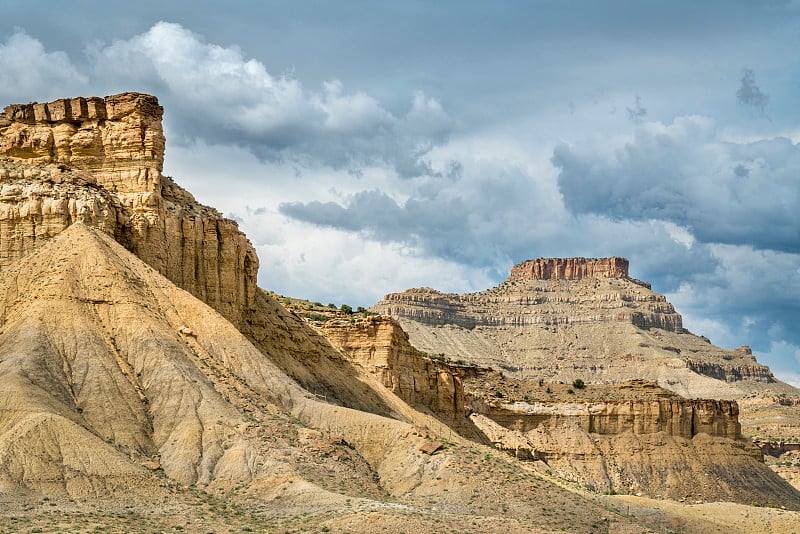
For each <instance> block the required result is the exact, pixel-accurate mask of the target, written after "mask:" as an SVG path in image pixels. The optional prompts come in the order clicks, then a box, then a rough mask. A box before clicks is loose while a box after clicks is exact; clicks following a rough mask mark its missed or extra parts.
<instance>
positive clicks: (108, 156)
mask: <svg viewBox="0 0 800 534" xmlns="http://www.w3.org/2000/svg"><path fill="white" fill-rule="evenodd" d="M162 114H163V109H162V108H161V106H160V105H159V104H158V100H157V99H156V98H155V97H153V96H150V95H145V94H141V93H123V94H119V95H113V96H109V97H106V98H97V97H93V98H73V99H62V100H56V101H54V102H49V103H44V104H39V103H33V104H16V105H11V106H7V107H6V108H5V110H4V111H3V113H0V179H2V193H0V267H2V266H6V265H8V264H10V263H11V262H14V261H17V260H18V259H20V258H21V257H22V256H24V255H25V254H27V253H28V252H29V251H30V250H31V248H32V247H33V246H34V245H35V244H37V242H38V241H40V240H42V239H47V238H49V237H52V236H53V235H55V234H57V233H59V232H61V231H63V230H64V229H65V228H66V227H67V226H69V225H70V224H72V222H74V221H77V220H80V221H82V222H84V223H87V224H90V225H93V226H97V227H99V228H101V229H103V230H104V231H105V232H107V233H109V234H111V235H113V236H114V237H115V238H116V239H117V240H118V241H119V242H120V243H122V244H123V245H124V246H126V247H127V248H128V249H129V250H131V251H132V252H134V253H135V254H136V255H137V256H139V257H140V258H142V259H143V260H144V261H146V262H147V263H149V264H150V265H151V266H153V267H154V268H155V269H157V270H158V271H159V272H160V273H162V274H164V275H165V276H166V277H167V278H169V279H170V280H172V281H173V282H175V283H176V284H178V285H179V286H181V287H182V288H184V289H187V290H188V291H190V292H191V293H193V294H194V295H196V296H197V297H199V298H201V299H202V300H204V301H205V302H207V303H209V304H210V305H212V306H213V307H214V308H216V309H217V310H218V311H219V312H220V313H222V314H223V315H224V316H225V317H226V318H228V319H230V320H232V321H233V322H234V323H237V324H239V323H241V321H242V317H243V314H244V312H245V310H246V309H248V308H250V307H251V306H252V304H253V299H254V295H255V284H256V274H257V271H258V259H257V257H256V254H255V251H254V250H253V248H252V246H251V245H250V243H249V241H248V240H247V238H246V237H245V236H244V234H242V233H241V232H240V231H239V229H238V226H237V225H236V223H235V222H234V221H231V220H228V219H225V218H223V217H222V215H221V214H220V213H219V212H217V211H216V210H214V209H212V208H208V207H205V206H202V205H200V204H198V203H197V202H196V201H195V199H194V198H193V197H192V195H191V194H189V193H188V192H186V191H185V190H183V189H181V188H180V187H179V186H177V185H176V184H175V183H174V182H173V181H172V180H171V179H169V178H167V177H165V176H163V175H162V174H161V171H162V169H163V163H164V146H165V140H164V134H163V131H162V127H161V119H162Z"/></svg>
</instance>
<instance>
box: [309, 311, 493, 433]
mask: <svg viewBox="0 0 800 534" xmlns="http://www.w3.org/2000/svg"><path fill="white" fill-rule="evenodd" d="M321 328H322V332H323V333H324V335H325V337H327V338H328V339H329V340H331V342H332V343H333V344H334V345H335V346H336V347H337V348H339V349H341V350H342V351H344V352H345V353H346V354H347V355H348V356H349V358H350V359H351V360H352V361H354V362H355V363H357V364H358V365H360V366H361V367H363V368H364V369H366V370H368V371H369V372H371V373H373V374H375V375H376V376H377V378H378V380H379V382H380V383H381V384H382V385H383V386H384V387H385V388H387V389H389V390H390V391H391V392H392V393H394V394H395V395H397V396H398V397H400V398H401V399H403V400H404V401H405V402H407V403H408V404H410V405H412V406H416V407H418V408H423V409H427V410H431V411H433V412H434V413H435V414H436V415H437V416H438V417H440V418H442V419H443V420H445V421H447V423H448V424H450V425H451V426H455V427H460V426H464V423H465V422H466V421H465V414H466V409H467V403H466V397H465V395H464V388H463V384H462V381H463V379H464V378H465V377H467V376H470V377H476V376H478V373H479V372H480V370H479V369H477V368H475V367H470V366H458V365H452V364H450V363H447V362H444V361H439V360H436V359H432V358H430V357H425V356H426V355H423V354H422V353H421V352H420V351H418V350H417V349H415V348H414V347H412V346H411V345H410V344H409V342H408V334H406V333H405V332H404V331H403V329H402V328H400V326H399V325H398V324H397V322H395V321H394V320H393V319H391V318H389V317H385V316H370V317H365V318H361V319H358V320H356V321H354V322H352V323H351V322H350V321H347V320H341V319H339V320H332V321H327V322H325V323H323V325H322V327H321Z"/></svg>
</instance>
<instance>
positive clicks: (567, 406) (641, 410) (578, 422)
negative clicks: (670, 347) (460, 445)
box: [471, 399, 742, 439]
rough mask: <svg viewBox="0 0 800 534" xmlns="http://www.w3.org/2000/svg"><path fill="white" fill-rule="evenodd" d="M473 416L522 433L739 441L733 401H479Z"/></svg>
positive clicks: (738, 429)
mask: <svg viewBox="0 0 800 534" xmlns="http://www.w3.org/2000/svg"><path fill="white" fill-rule="evenodd" d="M471 407H472V408H473V411H474V412H475V413H480V414H483V415H485V416H487V417H489V418H490V419H492V420H493V421H494V422H496V423H497V424H499V425H501V426H503V427H505V428H507V429H509V430H515V431H518V432H521V433H527V432H531V431H532V430H536V429H540V428H541V429H547V430H548V431H550V432H552V431H555V430H562V431H566V430H569V429H573V430H574V429H580V430H583V431H584V432H587V433H590V434H599V435H615V434H622V433H625V432H630V433H632V434H654V433H658V432H663V433H664V434H666V435H668V436H676V437H681V438H685V439H691V438H693V437H694V436H696V435H698V434H701V433H702V434H707V435H709V436H714V437H722V438H731V439H740V438H741V437H742V434H741V425H740V424H739V421H738V415H739V407H738V405H737V404H736V402H734V401H721V400H707V399H652V400H631V401H617V402H603V401H595V402H591V401H576V402H533V401H531V402H527V401H516V402H513V403H497V402H492V401H486V400H476V401H474V402H472V403H471Z"/></svg>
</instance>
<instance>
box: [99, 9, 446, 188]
mask: <svg viewBox="0 0 800 534" xmlns="http://www.w3.org/2000/svg"><path fill="white" fill-rule="evenodd" d="M91 56H92V58H93V61H94V64H95V76H96V77H97V78H99V79H102V78H107V79H113V80H115V83H116V84H118V86H119V87H120V88H121V87H123V86H124V87H127V88H129V87H131V85H132V84H138V85H142V84H143V85H145V88H146V89H147V90H151V91H154V92H155V93H156V94H158V95H159V96H160V97H161V99H162V101H164V102H166V103H168V106H167V109H168V112H167V117H166V120H167V121H168V125H169V126H170V127H171V128H172V129H173V130H174V133H177V134H179V135H180V136H182V137H183V138H184V139H185V140H188V141H190V140H192V139H195V138H198V137H199V138H202V139H204V140H205V141H207V142H209V143H217V144H227V145H231V144H234V145H237V146H242V147H245V148H247V149H248V150H250V151H252V152H253V153H254V154H256V155H257V156H258V157H260V158H262V159H264V160H269V161H285V160H286V161H291V162H295V163H297V164H302V165H315V164H322V165H327V166H331V167H333V168H337V169H340V168H349V169H351V170H353V171H354V172H357V171H358V170H359V169H360V168H362V167H364V166H369V165H386V166H389V167H392V168H394V169H395V170H396V171H397V173H398V174H399V175H400V176H402V177H413V176H419V175H422V174H428V173H430V172H431V169H430V167H429V164H428V163H427V162H426V161H425V155H426V154H427V153H428V152H429V151H430V150H431V148H433V147H434V146H436V145H439V144H441V143H443V142H444V141H445V140H446V139H447V138H448V136H449V134H450V131H451V128H452V121H451V120H450V118H449V117H448V116H447V113H446V112H445V111H444V109H443V108H442V106H441V104H440V103H439V102H438V101H437V100H436V99H434V98H432V97H429V96H426V95H425V94H424V93H422V92H417V93H415V94H414V95H413V97H412V98H411V99H410V104H409V107H408V109H407V111H406V112H405V113H404V114H400V115H396V114H393V113H391V112H389V111H388V110H387V109H385V108H384V107H383V106H382V105H381V104H380V103H379V102H378V101H377V100H376V99H375V98H373V97H371V96H370V95H368V94H366V93H364V92H361V91H356V92H347V91H346V90H345V88H344V85H343V84H342V83H341V82H340V81H338V80H331V81H328V82H325V83H323V84H322V87H321V88H320V89H319V90H316V91H314V90H310V89H308V88H306V87H305V86H304V85H303V84H302V83H301V82H300V81H299V80H297V79H295V78H293V77H292V76H291V75H289V74H282V75H273V74H271V73H269V72H268V71H267V69H266V67H265V66H264V64H262V63H261V62H259V61H258V60H256V59H252V58H247V57H245V55H244V53H243V52H242V51H241V50H240V49H239V48H238V47H236V46H229V47H223V46H219V45H216V44H213V43H207V42H205V41H204V39H203V38H202V37H201V36H199V35H197V34H195V33H193V32H191V31H190V30H188V29H186V28H184V27H182V26H181V25H179V24H174V23H168V22H159V23H157V24H155V25H153V26H152V27H151V28H150V29H149V30H148V31H147V32H145V33H143V34H140V35H137V36H135V37H133V38H131V39H128V40H120V41H116V42H114V43H112V44H110V45H107V46H101V47H99V48H95V49H94V50H93V51H92V52H91Z"/></svg>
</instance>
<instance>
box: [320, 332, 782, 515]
mask: <svg viewBox="0 0 800 534" xmlns="http://www.w3.org/2000/svg"><path fill="white" fill-rule="evenodd" d="M320 329H321V331H322V332H323V333H324V334H325V336H326V337H327V338H328V339H330V340H331V341H332V342H333V344H334V345H336V346H337V347H339V348H341V349H342V350H343V351H344V352H345V353H346V354H347V355H348V358H349V359H351V360H352V361H354V362H355V363H357V364H358V365H359V366H361V367H363V368H364V369H366V370H368V371H370V372H371V373H373V374H375V375H376V376H377V377H378V378H379V381H380V383H381V384H382V385H383V386H384V387H385V388H387V389H389V390H391V391H392V392H394V393H395V394H397V395H398V396H399V397H400V398H402V399H403V400H404V401H406V402H407V403H408V404H410V405H412V406H414V407H416V408H418V409H420V410H430V411H431V412H432V413H433V414H434V415H435V416H436V417H438V418H439V419H440V420H442V421H444V422H446V423H447V424H448V425H449V426H450V427H451V428H453V429H455V430H457V431H458V432H459V433H460V434H462V435H464V436H468V437H470V438H471V439H474V440H476V441H478V442H480V443H491V444H492V445H493V446H494V447H496V448H497V449H500V450H503V451H506V452H509V453H511V454H512V455H513V456H514V457H515V458H517V459H520V460H523V461H534V462H540V463H541V464H543V465H544V466H545V467H546V469H548V470H553V471H555V472H557V473H558V474H559V476H562V477H564V478H568V479H571V480H574V481H577V482H579V483H581V484H582V485H583V486H585V487H589V488H592V489H594V490H597V491H606V492H608V491H616V492H626V493H645V494H648V495H651V496H655V495H660V496H668V497H670V498H673V499H675V500H678V499H686V498H692V499H698V498H700V499H720V500H741V499H749V501H748V502H753V501H754V500H755V501H757V502H763V501H764V497H765V492H766V494H769V495H779V494H781V493H786V492H788V494H792V493H793V490H792V488H791V487H789V486H788V485H787V483H786V482H784V481H783V480H780V479H779V478H778V477H775V476H774V475H773V473H772V472H771V471H770V469H769V468H768V467H767V466H766V465H764V462H763V459H762V455H761V451H760V449H759V448H758V447H756V446H755V445H753V444H751V443H750V442H749V441H748V440H746V439H744V438H743V437H742V435H741V427H740V425H739V422H738V413H739V408H738V406H737V404H736V402H733V401H714V400H699V399H684V398H681V397H679V396H678V395H675V394H674V393H671V392H668V391H666V390H663V389H661V388H659V387H657V386H655V385H654V384H651V383H646V382H641V381H637V382H632V383H629V384H626V385H625V387H623V388H616V390H615V391H614V393H615V394H614V395H609V394H608V391H609V387H610V386H606V387H601V388H600V389H599V390H598V389H597V388H593V387H591V386H590V388H589V389H588V390H583V391H581V393H580V394H578V395H576V394H575V393H574V392H571V393H570V394H568V395H566V396H567V397H572V398H571V399H569V400H567V399H565V398H563V395H562V398H561V399H560V400H559V399H556V400H544V399H545V398H546V397H552V396H553V395H552V394H546V393H545V389H544V387H542V386H537V385H536V384H530V383H525V382H524V381H517V380H514V379H510V378H506V377H504V376H503V375H502V374H500V373H498V372H496V371H493V370H491V369H482V368H478V367H475V366H470V365H463V364H458V363H454V362H452V361H448V360H447V359H446V358H444V357H443V356H441V355H431V354H427V353H423V352H420V351H418V350H416V349H415V348H414V347H412V346H411V345H410V344H409V343H408V336H407V335H406V334H405V333H404V332H403V330H402V329H400V328H399V326H398V325H397V323H396V322H395V321H394V320H392V319H390V318H388V317H383V316H371V317H364V318H359V319H355V320H353V321H348V320H341V319H339V320H328V321H325V322H323V323H321V325H320ZM552 387H554V388H560V387H561V388H562V389H563V387H562V386H556V385H552ZM549 390H550V386H548V387H547V391H549ZM523 392H524V395H523ZM562 393H563V392H562ZM523 397H524V399H525V400H523ZM537 397H539V399H538V400H533V399H536V398H537ZM611 397H616V398H614V399H612V398H611ZM621 451H624V452H621ZM709 473H713V475H710V474H709ZM698 480H702V481H703V482H702V484H703V486H702V487H700V488H698V487H695V486H696V481H698ZM771 498H772V497H771ZM772 502H777V501H774V500H773V501H772Z"/></svg>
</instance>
